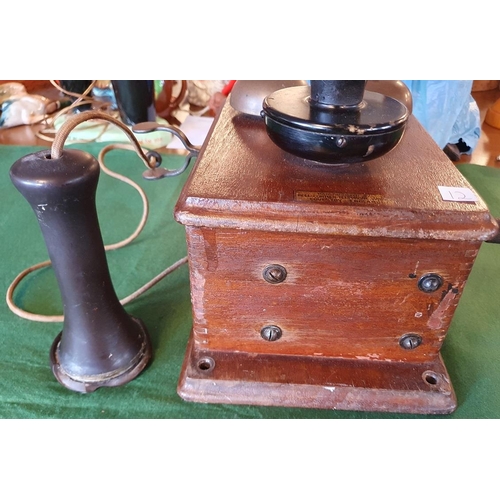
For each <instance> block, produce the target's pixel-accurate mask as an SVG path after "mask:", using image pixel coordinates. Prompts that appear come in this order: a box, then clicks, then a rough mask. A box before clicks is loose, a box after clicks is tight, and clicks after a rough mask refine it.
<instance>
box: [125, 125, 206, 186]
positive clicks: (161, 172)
mask: <svg viewBox="0 0 500 500" xmlns="http://www.w3.org/2000/svg"><path fill="white" fill-rule="evenodd" d="M132 131H133V132H134V133H136V134H148V133H150V132H170V133H171V134H173V135H175V136H176V137H177V138H178V139H179V140H180V141H181V142H182V145H183V146H184V147H185V148H186V151H187V152H188V154H187V156H186V159H185V160H184V163H183V165H182V167H180V168H178V169H176V170H168V169H166V168H163V167H159V166H157V167H156V168H154V169H150V170H146V171H145V172H144V173H143V174H142V176H143V177H144V179H147V180H157V179H163V178H164V177H173V176H175V175H179V174H182V173H183V172H184V171H185V170H186V169H187V167H188V166H189V163H190V162H191V158H196V157H197V156H198V154H199V152H200V148H199V147H197V146H194V145H193V144H191V142H190V141H189V139H188V138H187V136H186V134H185V133H184V132H183V131H182V130H180V129H178V128H177V127H174V126H170V125H161V124H159V123H157V122H143V123H137V124H136V125H134V126H133V127H132ZM158 156H159V155H158ZM160 158H161V157H160Z"/></svg>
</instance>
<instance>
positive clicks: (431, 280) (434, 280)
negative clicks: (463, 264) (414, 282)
mask: <svg viewBox="0 0 500 500" xmlns="http://www.w3.org/2000/svg"><path fill="white" fill-rule="evenodd" d="M442 284H443V278H441V276H439V274H434V273H429V274H424V275H423V276H422V277H421V278H420V279H419V280H418V288H420V290H422V292H425V293H431V292H435V291H436V290H437V289H438V288H439V287H441V285H442Z"/></svg>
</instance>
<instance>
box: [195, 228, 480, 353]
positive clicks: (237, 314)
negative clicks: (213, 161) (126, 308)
mask: <svg viewBox="0 0 500 500" xmlns="http://www.w3.org/2000/svg"><path fill="white" fill-rule="evenodd" d="M186 232H187V242H188V252H189V261H190V273H191V276H190V279H191V294H192V303H193V337H194V342H195V348H196V349H200V350H207V351H239V352H246V353H260V354H264V353H265V354H283V355H305V356H323V357H342V358H348V359H360V360H381V361H382V360H388V361H394V360H396V361H398V360H399V361H411V362H423V361H429V360H431V359H433V358H435V357H436V356H437V354H438V352H439V350H440V348H441V345H442V342H443V340H444V337H445V334H446V331H447V329H448V326H449V323H450V321H451V319H452V316H453V313H454V311H455V308H456V306H457V304H458V301H459V299H460V296H461V293H462V290H463V287H464V284H465V281H466V279H467V276H468V274H469V272H470V269H471V267H472V264H473V262H474V259H475V257H476V255H477V251H478V249H479V245H480V243H479V242H466V241H465V242H464V241H443V240H416V239H391V238H378V239H377V238H369V237H348V236H330V235H312V234H297V233H272V232H264V231H245V230H232V229H216V228H199V227H194V226H188V227H186ZM269 264H280V265H282V266H284V267H285V268H286V270H287V273H288V274H287V278H286V280H285V281H284V282H283V283H280V284H270V283H268V282H266V281H265V280H264V278H263V275H262V273H263V270H264V269H265V267H266V266H268V265H269ZM426 273H437V274H439V275H440V276H441V277H442V278H443V280H444V283H443V285H442V286H441V288H440V289H439V290H437V291H435V292H432V293H425V292H422V291H421V290H419V288H418V285H417V283H418V279H419V278H420V277H421V276H422V275H424V274H426ZM267 325H276V326H278V327H280V328H281V329H282V331H283V334H282V337H281V338H280V339H279V340H277V341H274V342H270V341H266V340H264V339H263V338H262V337H261V335H260V331H261V329H262V328H263V327H264V326H267ZM408 333H416V334H417V335H420V336H421V337H422V338H423V342H422V344H421V345H420V346H419V347H418V348H416V349H413V350H405V349H403V348H402V347H400V345H399V341H400V339H401V337H402V336H403V335H405V334H408Z"/></svg>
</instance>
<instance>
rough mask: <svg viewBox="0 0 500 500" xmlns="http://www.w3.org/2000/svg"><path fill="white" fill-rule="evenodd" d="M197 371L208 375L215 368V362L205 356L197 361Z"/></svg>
mask: <svg viewBox="0 0 500 500" xmlns="http://www.w3.org/2000/svg"><path fill="white" fill-rule="evenodd" d="M197 366H198V370H200V371H201V372H203V373H210V372H211V371H212V370H213V369H214V368H215V361H214V360H213V358H210V357H208V356H205V357H204V358H201V359H199V360H198V364H197Z"/></svg>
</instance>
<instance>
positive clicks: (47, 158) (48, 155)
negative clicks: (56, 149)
mask: <svg viewBox="0 0 500 500" xmlns="http://www.w3.org/2000/svg"><path fill="white" fill-rule="evenodd" d="M44 158H45V159H46V160H52V156H51V154H50V153H46V154H45V156H44Z"/></svg>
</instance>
